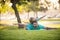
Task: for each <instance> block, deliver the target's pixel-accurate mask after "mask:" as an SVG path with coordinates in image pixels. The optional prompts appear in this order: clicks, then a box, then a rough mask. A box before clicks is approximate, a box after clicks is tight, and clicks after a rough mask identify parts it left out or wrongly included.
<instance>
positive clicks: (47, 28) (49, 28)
mask: <svg viewBox="0 0 60 40" xmlns="http://www.w3.org/2000/svg"><path fill="white" fill-rule="evenodd" d="M44 29H46V30H51V29H57V28H51V27H44Z"/></svg>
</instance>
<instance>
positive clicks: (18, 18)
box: [12, 3, 21, 28]
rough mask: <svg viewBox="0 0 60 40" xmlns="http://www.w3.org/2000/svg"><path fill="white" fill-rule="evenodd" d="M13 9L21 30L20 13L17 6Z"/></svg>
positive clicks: (13, 6) (14, 5)
mask: <svg viewBox="0 0 60 40" xmlns="http://www.w3.org/2000/svg"><path fill="white" fill-rule="evenodd" d="M12 8H13V9H14V11H15V16H16V17H17V22H18V26H19V28H20V23H21V19H20V17H19V13H18V11H17V8H16V4H14V3H13V5H12Z"/></svg>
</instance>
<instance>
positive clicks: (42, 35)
mask: <svg viewBox="0 0 60 40" xmlns="http://www.w3.org/2000/svg"><path fill="white" fill-rule="evenodd" d="M1 27H4V28H3V29H1V28H0V40H60V28H58V29H52V30H25V29H18V27H17V26H1Z"/></svg>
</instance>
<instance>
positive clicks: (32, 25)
mask: <svg viewBox="0 0 60 40" xmlns="http://www.w3.org/2000/svg"><path fill="white" fill-rule="evenodd" d="M29 21H30V23H27V24H26V30H40V29H55V28H48V27H44V26H43V25H41V24H38V23H37V21H38V20H36V19H34V18H30V20H29Z"/></svg>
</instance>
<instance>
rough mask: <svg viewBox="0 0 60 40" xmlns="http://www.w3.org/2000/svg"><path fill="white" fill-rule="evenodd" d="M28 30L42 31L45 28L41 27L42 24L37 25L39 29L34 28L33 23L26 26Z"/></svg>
mask: <svg viewBox="0 0 60 40" xmlns="http://www.w3.org/2000/svg"><path fill="white" fill-rule="evenodd" d="M26 29H27V30H40V29H44V26H42V25H40V24H37V27H36V28H34V26H33V25H32V24H31V23H28V24H27V25H26Z"/></svg>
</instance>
